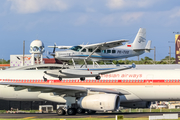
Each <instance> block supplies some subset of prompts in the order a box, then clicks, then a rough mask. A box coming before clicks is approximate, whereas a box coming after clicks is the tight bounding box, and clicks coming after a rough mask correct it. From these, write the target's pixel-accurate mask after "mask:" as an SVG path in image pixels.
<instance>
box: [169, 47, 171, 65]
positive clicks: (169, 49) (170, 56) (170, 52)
mask: <svg viewBox="0 0 180 120" xmlns="http://www.w3.org/2000/svg"><path fill="white" fill-rule="evenodd" d="M169 64H171V46H169Z"/></svg>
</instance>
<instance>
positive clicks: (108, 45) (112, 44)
mask: <svg viewBox="0 0 180 120" xmlns="http://www.w3.org/2000/svg"><path fill="white" fill-rule="evenodd" d="M128 41H129V40H114V41H109V42H104V43H97V44H90V45H85V48H96V47H97V46H99V48H100V49H101V50H104V49H108V48H113V47H117V46H120V45H123V42H128Z"/></svg>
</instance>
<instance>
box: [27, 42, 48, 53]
mask: <svg viewBox="0 0 180 120" xmlns="http://www.w3.org/2000/svg"><path fill="white" fill-rule="evenodd" d="M44 51H45V50H44V43H43V42H42V41H40V40H34V41H32V42H31V44H30V50H29V52H30V53H35V54H42V53H43V52H44Z"/></svg>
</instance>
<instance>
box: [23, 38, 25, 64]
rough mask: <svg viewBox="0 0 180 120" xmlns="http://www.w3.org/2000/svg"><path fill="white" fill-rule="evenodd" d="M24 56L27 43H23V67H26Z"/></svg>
mask: <svg viewBox="0 0 180 120" xmlns="http://www.w3.org/2000/svg"><path fill="white" fill-rule="evenodd" d="M24 54H25V41H23V66H24Z"/></svg>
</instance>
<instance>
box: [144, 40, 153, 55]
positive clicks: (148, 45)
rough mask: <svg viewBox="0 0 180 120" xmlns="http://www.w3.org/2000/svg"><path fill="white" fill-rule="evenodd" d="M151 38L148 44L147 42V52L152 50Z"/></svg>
mask: <svg viewBox="0 0 180 120" xmlns="http://www.w3.org/2000/svg"><path fill="white" fill-rule="evenodd" d="M151 42H152V41H151V40H149V41H148V42H147V44H146V47H145V52H146V53H149V52H150V50H152V49H151Z"/></svg>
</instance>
